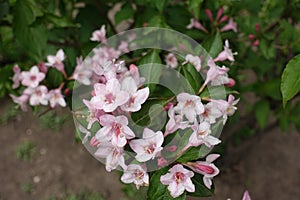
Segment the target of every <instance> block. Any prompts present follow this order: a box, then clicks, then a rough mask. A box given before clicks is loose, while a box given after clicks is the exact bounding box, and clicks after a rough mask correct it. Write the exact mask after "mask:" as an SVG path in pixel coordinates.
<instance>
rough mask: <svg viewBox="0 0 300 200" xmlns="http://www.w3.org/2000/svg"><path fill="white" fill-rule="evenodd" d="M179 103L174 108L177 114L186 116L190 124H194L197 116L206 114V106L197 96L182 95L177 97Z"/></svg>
mask: <svg viewBox="0 0 300 200" xmlns="http://www.w3.org/2000/svg"><path fill="white" fill-rule="evenodd" d="M177 101H178V104H177V106H176V107H175V108H174V109H175V112H178V113H181V114H183V115H185V116H186V118H187V119H188V121H189V122H193V121H194V120H195V117H196V115H200V114H201V113H203V112H204V106H203V104H202V102H201V99H200V97H198V96H196V95H190V94H188V93H180V94H179V95H177Z"/></svg>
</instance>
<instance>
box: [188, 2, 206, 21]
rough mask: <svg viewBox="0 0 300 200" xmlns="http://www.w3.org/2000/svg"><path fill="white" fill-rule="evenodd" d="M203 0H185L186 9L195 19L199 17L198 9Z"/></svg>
mask: <svg viewBox="0 0 300 200" xmlns="http://www.w3.org/2000/svg"><path fill="white" fill-rule="evenodd" d="M202 3H203V0H187V5H188V9H189V10H190V12H192V13H193V14H194V16H195V18H196V19H199V17H200V7H201V5H202Z"/></svg>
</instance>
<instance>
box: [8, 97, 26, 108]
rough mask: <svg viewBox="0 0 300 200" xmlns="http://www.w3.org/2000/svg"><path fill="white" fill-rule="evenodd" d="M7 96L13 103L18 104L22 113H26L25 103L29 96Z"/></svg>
mask: <svg viewBox="0 0 300 200" xmlns="http://www.w3.org/2000/svg"><path fill="white" fill-rule="evenodd" d="M9 96H10V97H11V98H12V100H13V102H15V103H16V104H18V105H20V106H21V109H22V110H23V111H24V112H27V111H28V108H27V106H26V103H27V101H28V99H29V96H28V95H26V94H23V95H21V96H19V97H16V96H15V95H12V94H10V95H9Z"/></svg>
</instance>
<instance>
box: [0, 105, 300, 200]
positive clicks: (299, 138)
mask: <svg viewBox="0 0 300 200" xmlns="http://www.w3.org/2000/svg"><path fill="white" fill-rule="evenodd" d="M0 103H1V107H0V114H3V112H4V109H5V108H6V106H7V101H6V100H0ZM225 134H226V133H225ZM24 141H31V142H33V143H34V144H36V145H37V147H36V154H35V156H34V158H33V159H32V160H30V161H20V160H19V159H18V158H17V157H16V156H15V149H16V148H17V147H18V146H19V145H20V144H21V143H22V142H24ZM0 145H1V150H0V163H1V164H0V183H1V187H0V200H47V198H49V197H51V196H57V197H59V196H62V194H63V193H65V192H66V191H73V192H74V191H75V192H79V191H83V190H88V191H95V192H99V193H101V194H102V196H103V197H104V198H105V199H106V200H119V199H122V198H123V197H124V194H123V193H122V190H121V188H122V186H121V184H120V183H119V181H118V173H117V172H116V173H108V172H106V171H105V169H104V166H103V164H101V163H100V162H98V161H97V160H95V159H94V158H93V157H92V156H91V155H90V154H89V153H88V152H87V151H86V150H85V148H84V146H83V145H81V144H77V143H76V142H75V140H74V125H73V123H72V121H69V122H67V123H65V124H64V125H63V127H62V130H61V131H60V132H56V131H53V130H49V129H48V130H47V129H42V128H40V126H39V125H38V124H37V120H36V118H35V117H33V115H32V113H31V112H28V113H24V114H19V115H18V116H17V117H16V119H13V120H10V121H9V123H7V124H6V125H3V126H0ZM299 152H300V134H298V133H297V132H291V133H281V132H280V130H279V129H278V128H275V129H273V130H272V131H271V132H270V133H264V134H263V135H261V136H260V137H255V138H253V139H251V140H249V141H245V142H244V143H242V144H241V145H240V146H237V147H235V148H229V150H228V152H227V154H226V155H225V156H223V157H221V158H220V160H219V163H217V164H219V167H220V168H221V170H222V172H221V174H220V175H219V176H217V177H216V178H215V179H214V182H215V187H216V192H215V193H216V194H215V196H214V197H211V198H206V199H210V200H226V199H227V198H231V200H240V199H241V197H242V194H243V192H244V190H245V189H248V190H249V192H250V195H251V197H252V199H254V200H297V199H300V190H299V185H300V159H299ZM220 164H221V165H222V166H220ZM26 182H32V183H33V189H32V192H31V193H27V192H25V191H24V189H22V186H24V183H26ZM190 199H191V200H192V199H193V200H195V199H205V198H190Z"/></svg>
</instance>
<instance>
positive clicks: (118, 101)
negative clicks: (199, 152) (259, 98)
mask: <svg viewBox="0 0 300 200" xmlns="http://www.w3.org/2000/svg"><path fill="white" fill-rule="evenodd" d="M92 39H93V40H97V41H100V42H104V43H105V41H106V38H105V29H104V28H101V29H100V30H99V31H96V32H94V33H93V37H92ZM127 45H128V43H127ZM123 46H126V45H124V43H123ZM119 50H120V49H118V50H115V49H109V47H107V46H101V47H99V48H95V49H94V50H93V52H94V54H93V55H92V56H91V57H89V58H86V59H88V60H86V61H85V62H84V64H82V66H84V67H82V69H84V70H82V74H83V72H84V73H86V72H87V71H88V72H89V73H87V75H88V77H87V76H84V75H82V76H80V77H81V78H80V79H78V78H77V80H78V81H79V82H80V83H82V84H87V85H88V84H90V85H91V86H92V87H93V89H92V92H91V97H90V98H87V99H84V100H83V103H84V104H85V106H86V108H87V109H88V112H87V113H88V115H87V116H86V117H85V119H86V121H87V125H86V126H85V125H83V124H81V125H80V126H79V130H80V131H81V133H83V134H85V137H84V138H83V143H86V144H87V143H88V142H89V145H90V146H91V147H92V148H94V149H95V153H94V155H95V157H97V158H99V159H104V160H105V164H106V170H107V171H112V170H114V169H122V170H123V171H124V173H123V175H122V177H121V181H122V182H124V183H134V184H135V185H136V187H137V188H139V187H140V186H148V185H149V174H148V171H149V169H147V167H148V165H150V164H149V163H152V164H151V165H153V163H156V166H158V168H160V167H164V166H166V165H168V160H167V159H166V158H165V157H164V156H163V155H164V154H163V151H167V152H175V154H176V156H177V157H179V156H180V155H183V154H184V153H185V152H186V151H187V150H188V149H189V148H190V147H199V146H201V145H205V146H207V147H212V146H214V145H217V144H219V143H220V142H221V141H220V140H219V139H218V138H217V137H214V136H213V135H212V130H211V128H212V125H213V124H215V123H216V122H217V121H218V120H221V123H222V124H225V122H226V120H227V117H228V116H231V115H232V114H233V113H234V112H235V110H236V107H235V105H236V104H237V102H238V100H235V98H234V96H233V95H231V94H230V95H229V96H228V99H227V100H223V99H210V98H206V99H205V101H207V102H208V103H206V104H205V103H203V101H202V100H203V99H201V98H200V96H199V94H200V93H201V92H202V91H203V90H204V88H205V87H206V86H208V85H210V86H221V85H227V86H233V85H234V84H235V82H234V80H233V79H231V78H229V77H228V74H227V72H228V71H229V68H226V67H225V66H223V67H219V66H218V65H217V64H216V62H221V61H225V60H229V61H231V62H233V61H234V55H235V53H232V51H231V49H230V48H229V43H228V41H226V42H225V46H224V50H223V51H222V52H220V53H219V55H218V56H217V57H216V58H215V59H212V58H210V59H209V60H208V62H207V66H208V67H203V66H202V60H201V57H200V56H197V55H191V54H187V55H186V57H185V61H184V62H183V63H181V65H182V66H183V67H184V65H186V64H187V63H190V64H192V65H193V66H194V67H195V69H196V70H197V71H198V72H199V73H200V72H205V73H206V78H205V81H204V83H203V85H202V87H201V88H200V90H199V94H195V95H193V94H189V93H186V92H182V93H180V94H178V95H176V96H175V97H174V98H172V99H171V101H169V102H168V103H166V105H165V107H164V108H165V110H167V112H168V121H167V123H166V125H165V128H164V129H163V130H158V131H154V130H151V129H150V128H147V127H145V128H144V129H143V130H142V131H141V132H135V131H134V129H133V128H132V120H131V114H132V113H134V112H138V111H140V109H141V108H142V105H143V104H144V103H145V102H146V101H147V100H148V98H149V95H150V91H149V88H148V87H145V85H144V81H145V79H144V78H143V77H141V76H140V72H139V68H138V67H137V66H136V65H134V64H131V65H130V66H129V67H126V66H125V61H120V60H116V58H117V53H116V54H115V55H114V56H115V57H114V56H106V55H112V53H111V52H118V51H119ZM104 52H105V53H106V54H105V53H104ZM112 57H114V58H115V59H112ZM165 62H166V65H167V66H168V67H169V68H173V69H176V68H177V67H178V66H179V63H180V61H178V59H177V58H176V56H175V55H174V54H173V53H169V54H168V55H166V57H165ZM87 66H88V67H89V66H90V68H88V69H87ZM79 71H80V68H79ZM95 75H96V76H97V79H94V80H98V81H96V82H95V81H94V82H92V81H88V80H90V78H91V77H92V76H95ZM94 123H97V124H99V125H100V128H99V129H97V130H96V131H94V130H93V131H92V127H93V125H94ZM178 130H182V131H188V130H190V131H191V132H192V134H191V135H190V137H189V140H188V143H187V144H186V145H185V146H184V147H183V148H182V149H178V146H176V145H172V146H168V147H166V146H164V142H165V138H166V137H167V136H169V135H172V134H175V133H176V131H178ZM218 157H219V155H218V154H210V155H208V156H207V157H206V160H204V161H194V162H184V163H179V162H175V163H170V165H171V166H172V167H171V168H170V169H169V172H168V173H167V174H165V175H162V176H161V177H160V181H161V183H162V184H163V185H168V190H169V191H170V194H171V196H172V197H174V198H176V197H178V196H180V195H181V194H183V192H184V191H185V190H186V191H188V192H194V191H195V185H194V184H193V182H192V180H191V178H192V177H193V176H194V172H196V173H199V174H201V175H203V182H204V184H205V186H206V187H207V188H209V189H210V188H211V187H212V178H213V177H214V176H216V175H217V174H218V173H219V169H218V168H217V167H216V166H215V165H214V164H213V161H215V160H216V159H217V158H218Z"/></svg>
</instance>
